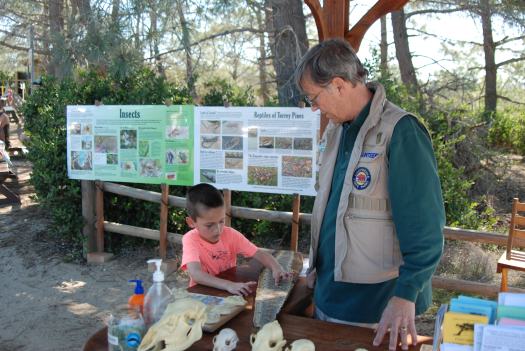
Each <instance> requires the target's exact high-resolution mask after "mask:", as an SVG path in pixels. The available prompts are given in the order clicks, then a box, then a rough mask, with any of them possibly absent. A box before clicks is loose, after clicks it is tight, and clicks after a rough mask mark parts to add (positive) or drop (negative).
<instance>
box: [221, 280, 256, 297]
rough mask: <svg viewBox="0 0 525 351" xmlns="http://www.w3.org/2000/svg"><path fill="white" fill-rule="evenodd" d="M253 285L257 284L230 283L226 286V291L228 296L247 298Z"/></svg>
mask: <svg viewBox="0 0 525 351" xmlns="http://www.w3.org/2000/svg"><path fill="white" fill-rule="evenodd" d="M255 285H257V282H232V283H231V284H228V289H227V290H228V292H229V293H230V294H234V295H239V296H248V295H250V294H251V293H252V291H253V289H252V287H254V286H255Z"/></svg>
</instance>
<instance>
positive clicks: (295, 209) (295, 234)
mask: <svg viewBox="0 0 525 351" xmlns="http://www.w3.org/2000/svg"><path fill="white" fill-rule="evenodd" d="M300 209H301V195H299V194H294V195H293V206H292V236H291V238H290V250H292V251H295V252H297V249H298V247H299V245H298V244H299V215H300V213H299V211H300Z"/></svg>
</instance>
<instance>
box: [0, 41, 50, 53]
mask: <svg viewBox="0 0 525 351" xmlns="http://www.w3.org/2000/svg"><path fill="white" fill-rule="evenodd" d="M0 46H5V47H7V48H10V49H13V50H18V51H25V52H27V51H28V50H29V48H26V47H23V46H18V45H14V44H9V43H7V42H5V41H4V40H0ZM34 50H35V51H34V52H35V53H37V54H42V55H49V52H47V51H44V50H39V49H34Z"/></svg>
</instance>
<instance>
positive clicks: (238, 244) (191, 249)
mask: <svg viewBox="0 0 525 351" xmlns="http://www.w3.org/2000/svg"><path fill="white" fill-rule="evenodd" d="M257 249H258V248H257V246H255V245H254V244H252V243H251V242H250V240H248V239H246V238H245V237H244V235H242V234H241V233H240V232H238V231H237V230H235V229H233V228H230V227H224V229H223V231H222V234H221V236H220V238H219V241H218V242H216V243H214V244H212V243H210V242H207V241H206V240H204V239H202V238H201V237H200V235H199V232H198V230H197V229H192V230H190V231H189V232H187V233H186V234H184V236H183V237H182V262H181V267H180V268H181V269H183V270H186V269H187V264H188V263H190V262H199V263H200V264H201V269H202V271H203V272H206V273H208V274H211V275H213V276H216V275H218V274H219V273H220V272H223V271H225V270H227V269H230V268H232V267H235V266H237V255H242V256H244V257H252V256H253V255H255V253H256V252H257ZM195 284H196V283H195V282H194V281H193V280H191V279H190V286H193V285H195Z"/></svg>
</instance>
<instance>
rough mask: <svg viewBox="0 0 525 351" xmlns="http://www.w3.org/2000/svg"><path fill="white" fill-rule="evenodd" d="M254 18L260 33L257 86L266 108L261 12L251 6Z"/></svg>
mask: <svg viewBox="0 0 525 351" xmlns="http://www.w3.org/2000/svg"><path fill="white" fill-rule="evenodd" d="M253 10H254V11H255V16H256V18H257V27H258V28H259V30H261V32H259V34H258V38H259V59H258V62H257V66H258V68H259V85H260V93H259V95H260V97H261V99H262V101H263V105H264V106H266V105H268V103H269V102H270V89H269V88H268V73H267V72H266V38H265V37H264V33H263V32H262V30H263V29H264V27H265V25H264V21H263V16H262V13H261V12H262V11H261V9H260V8H257V7H255V6H253Z"/></svg>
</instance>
